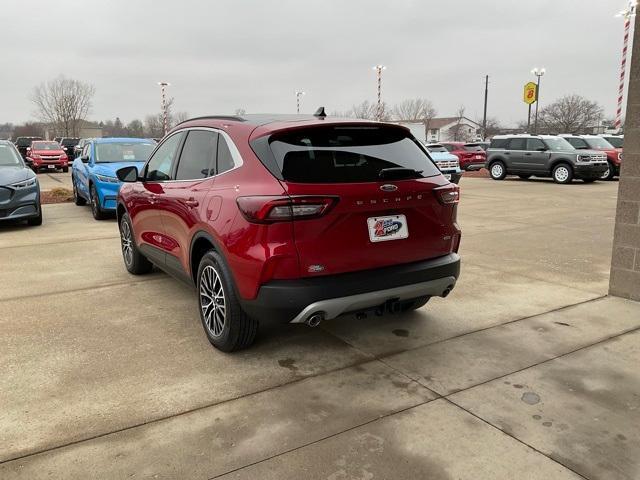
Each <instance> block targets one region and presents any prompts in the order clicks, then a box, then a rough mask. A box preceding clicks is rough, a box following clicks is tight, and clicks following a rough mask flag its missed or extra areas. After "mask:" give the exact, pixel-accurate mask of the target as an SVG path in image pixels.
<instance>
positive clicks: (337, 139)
mask: <svg viewBox="0 0 640 480" xmlns="http://www.w3.org/2000/svg"><path fill="white" fill-rule="evenodd" d="M270 146H271V150H272V152H273V154H274V156H275V159H276V162H277V164H278V167H279V169H280V171H281V172H282V176H283V178H284V180H287V181H290V182H297V183H352V182H353V183H357V182H378V181H381V180H382V179H384V178H388V177H385V175H386V174H389V173H390V171H385V172H383V173H382V174H381V171H383V170H385V169H390V168H398V169H405V170H399V171H397V172H396V173H397V174H398V176H396V177H395V179H399V178H424V177H431V176H434V175H438V174H439V170H438V168H437V167H436V166H435V165H434V164H433V162H432V161H431V159H430V158H429V156H428V155H427V153H426V152H425V151H424V149H423V148H421V147H420V145H419V144H418V142H417V141H416V140H415V139H414V138H413V137H411V135H410V134H409V133H407V132H405V131H404V129H400V128H392V127H380V126H371V127H369V126H328V127H314V128H307V129H302V130H295V131H291V132H285V133H282V134H275V135H273V136H272V137H271V139H270Z"/></svg>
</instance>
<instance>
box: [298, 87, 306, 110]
mask: <svg viewBox="0 0 640 480" xmlns="http://www.w3.org/2000/svg"><path fill="white" fill-rule="evenodd" d="M303 95H305V92H304V91H303V90H296V113H298V114H300V97H301V96H303Z"/></svg>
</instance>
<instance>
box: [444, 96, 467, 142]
mask: <svg viewBox="0 0 640 480" xmlns="http://www.w3.org/2000/svg"><path fill="white" fill-rule="evenodd" d="M464 112H465V107H464V105H460V107H459V108H458V111H457V112H456V116H455V119H456V123H455V125H454V126H453V127H451V128H449V137H451V139H452V140H453V141H454V142H468V141H471V140H473V135H471V134H470V133H469V131H468V128H467V125H465V123H464Z"/></svg>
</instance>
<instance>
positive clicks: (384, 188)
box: [380, 183, 398, 192]
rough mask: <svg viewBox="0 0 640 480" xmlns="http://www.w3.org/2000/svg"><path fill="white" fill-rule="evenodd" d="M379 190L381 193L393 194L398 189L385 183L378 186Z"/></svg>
mask: <svg viewBox="0 0 640 480" xmlns="http://www.w3.org/2000/svg"><path fill="white" fill-rule="evenodd" d="M380 190H382V191H383V192H395V191H396V190H398V187H397V186H395V185H391V184H390V183H386V184H384V185H381V186H380Z"/></svg>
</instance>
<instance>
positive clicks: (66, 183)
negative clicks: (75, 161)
mask: <svg viewBox="0 0 640 480" xmlns="http://www.w3.org/2000/svg"><path fill="white" fill-rule="evenodd" d="M38 182H40V190H41V191H43V192H47V191H49V190H53V189H54V188H60V187H63V188H68V189H70V190H71V189H72V188H73V187H72V185H71V166H69V171H68V172H67V173H64V172H63V171H62V170H59V171H55V172H51V173H50V172H47V171H41V172H40V173H38Z"/></svg>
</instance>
